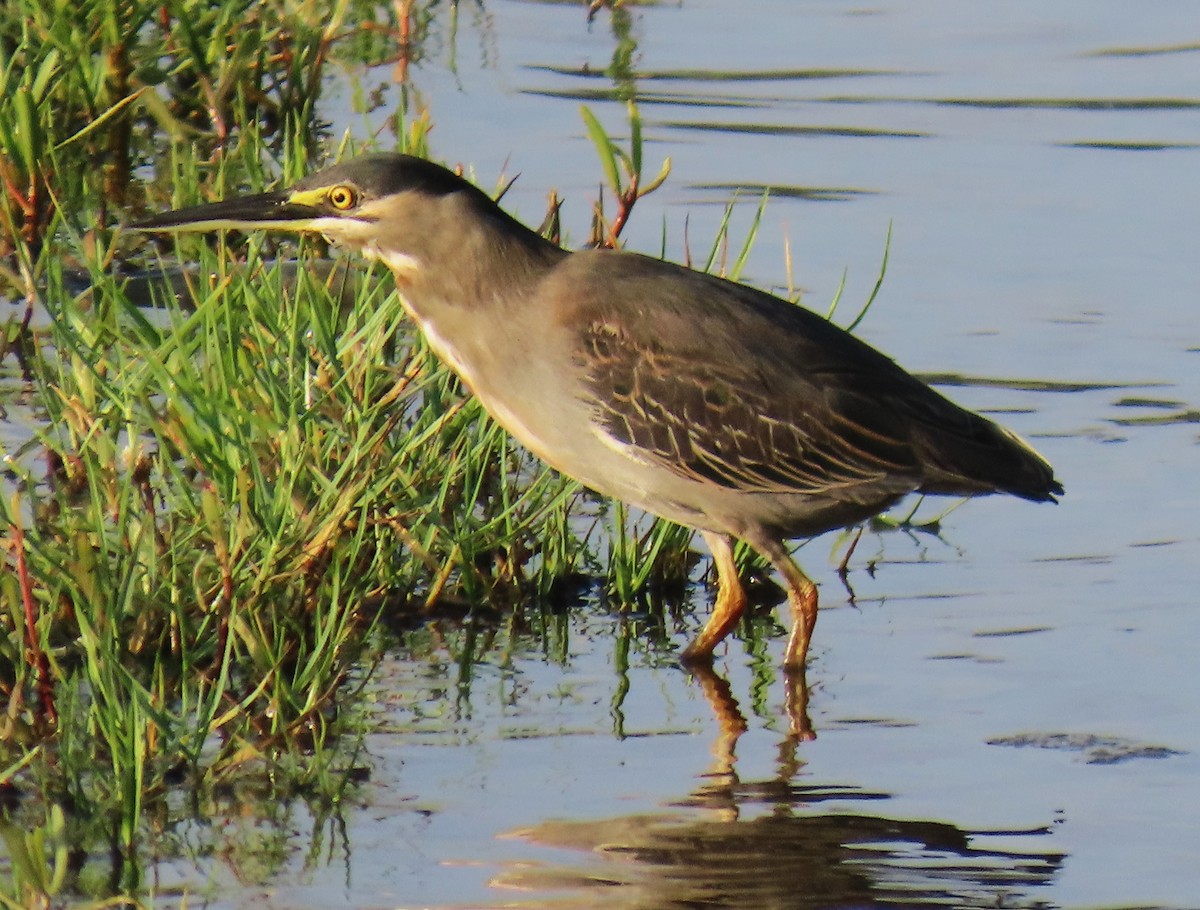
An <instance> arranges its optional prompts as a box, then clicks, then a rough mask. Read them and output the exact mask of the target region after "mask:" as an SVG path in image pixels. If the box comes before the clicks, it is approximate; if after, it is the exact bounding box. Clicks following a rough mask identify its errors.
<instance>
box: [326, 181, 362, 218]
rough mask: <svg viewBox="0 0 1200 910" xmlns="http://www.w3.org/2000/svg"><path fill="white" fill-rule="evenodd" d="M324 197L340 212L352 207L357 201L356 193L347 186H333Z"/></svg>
mask: <svg viewBox="0 0 1200 910" xmlns="http://www.w3.org/2000/svg"><path fill="white" fill-rule="evenodd" d="M326 198H327V199H328V200H329V204H330V205H332V206H333V207H334V208H335V209H337V210H338V211H341V212H344V211H346V210H347V209H352V208H354V206H355V205H356V204H357V203H358V194H357V193H356V192H355V191H354V188H353V187H349V186H335V187H334V188H333V189H331V190H330V191H329V195H328V196H327V197H326Z"/></svg>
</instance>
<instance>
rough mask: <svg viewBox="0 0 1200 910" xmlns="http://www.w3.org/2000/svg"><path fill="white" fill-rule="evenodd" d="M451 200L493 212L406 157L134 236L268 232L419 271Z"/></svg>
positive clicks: (145, 225) (368, 161) (177, 216)
mask: <svg viewBox="0 0 1200 910" xmlns="http://www.w3.org/2000/svg"><path fill="white" fill-rule="evenodd" d="M452 196H460V197H462V198H463V199H464V201H468V202H470V203H473V204H479V203H480V202H481V201H482V202H483V203H484V204H486V205H494V203H492V202H491V200H489V199H487V197H486V196H484V194H483V193H481V192H480V191H479V190H478V189H477V188H475V187H474V186H472V185H471V184H470V183H468V182H467V181H466V180H464V179H463V178H461V177H459V176H458V175H456V174H454V173H452V172H450V171H448V170H446V169H445V168H443V167H440V166H439V165H436V164H433V163H432V162H429V161H425V160H424V159H421V158H414V157H412V156H410V155H400V154H395V153H380V154H373V155H364V156H363V157H361V158H355V159H353V160H351V161H347V162H344V163H342V164H338V165H335V166H334V167H330V168H326V169H325V170H323V171H318V172H317V173H315V174H310V175H309V176H308V177H305V178H304V179H303V180H301V181H299V182H298V183H296V184H295V185H293V186H292V187H290V188H288V189H284V190H276V191H275V192H270V193H260V194H257V195H253V196H240V197H235V198H232V199H226V200H224V201H222V202H214V203H210V204H208V205H199V206H195V207H192V208H185V209H177V210H175V211H171V212H164V213H162V214H159V215H154V216H152V217H150V218H147V219H146V220H144V221H140V222H138V223H136V224H134V225H132V227H133V228H134V229H135V230H139V231H169V232H180V231H220V230H242V231H248V230H272V231H287V232H291V233H299V234H302V233H314V234H323V235H324V236H325V237H327V238H328V239H329V240H331V241H333V242H334V243H339V244H344V245H346V246H349V247H351V248H353V249H357V250H359V251H360V252H362V253H363V254H364V255H365V256H368V257H370V258H377V259H381V260H382V261H383V262H385V263H386V264H387V265H388V266H390V267H391V268H392V270H393V271H394V272H397V273H400V272H411V271H413V270H414V269H418V268H419V267H420V262H419V258H418V254H417V251H416V250H414V249H413V248H412V247H413V245H414V243H413V238H414V236H415V235H416V234H418V233H420V231H421V229H422V224H423V223H428V222H429V221H430V218H429V216H430V214H431V210H433V209H437V208H438V203H439V202H440V201H444V200H446V199H447V198H449V197H452Z"/></svg>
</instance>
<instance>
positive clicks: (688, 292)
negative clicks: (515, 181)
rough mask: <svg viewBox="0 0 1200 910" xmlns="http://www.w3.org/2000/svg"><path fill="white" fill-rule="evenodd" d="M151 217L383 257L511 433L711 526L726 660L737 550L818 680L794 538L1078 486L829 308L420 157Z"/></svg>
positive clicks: (692, 655)
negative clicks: (510, 202) (893, 514)
mask: <svg viewBox="0 0 1200 910" xmlns="http://www.w3.org/2000/svg"><path fill="white" fill-rule="evenodd" d="M134 227H135V228H137V229H139V230H144V231H208V230H220V229H229V228H237V229H242V230H247V229H271V230H281V231H291V232H314V233H319V234H324V235H325V236H326V237H327V238H329V239H330V240H332V241H335V242H338V243H341V244H345V245H346V246H349V247H352V248H354V249H357V250H359V251H360V252H361V253H362V254H363V255H365V256H367V257H369V258H374V259H379V260H382V261H383V262H384V263H385V264H386V265H387V266H388V268H390V269H391V271H392V273H393V274H394V275H395V278H396V284H397V286H398V289H399V292H400V296H401V298H402V300H403V303H404V306H405V307H406V309H407V311H408V313H409V314H410V315H411V316H412V318H413V320H414V321H415V322H416V324H417V325H418V326H419V327H420V329H421V331H422V332H423V333H424V335H425V337H426V339H427V340H428V342H429V345H430V347H431V348H432V349H433V350H434V351H435V352H436V353H437V355H438V356H439V357H440V358H441V359H442V360H443V361H444V362H445V363H446V364H447V365H448V366H449V367H450V368H451V369H452V370H454V372H455V373H457V374H458V376H459V377H460V378H461V379H462V381H463V383H464V384H465V385H466V386H467V387H468V388H469V389H470V390H471V391H472V392H473V393H474V394H475V395H477V396H478V397H479V399H480V401H481V402H482V403H483V405H484V407H485V408H486V409H487V410H488V412H489V413H490V414H491V415H492V417H494V418H495V419H496V420H497V421H498V422H499V423H500V424H501V425H502V426H503V427H504V428H505V429H506V430H508V432H509V433H511V434H512V435H513V436H515V437H516V438H517V439H518V440H519V441H520V442H521V443H522V444H524V445H525V446H527V447H528V448H529V449H530V450H532V451H533V452H534V453H536V454H537V455H538V456H539V457H541V458H542V459H544V460H545V461H546V462H548V463H549V464H550V465H552V466H554V467H555V468H557V469H558V470H559V471H562V472H563V473H564V474H567V475H569V476H571V477H574V478H575V479H576V480H578V481H580V482H581V483H583V484H585V485H586V486H588V487H591V488H592V489H594V490H598V491H600V492H601V493H604V494H606V495H608V496H612V497H616V498H618V499H623V500H625V501H627V502H630V503H633V504H635V505H637V506H639V507H641V508H643V509H645V510H647V511H649V512H652V513H654V514H656V515H661V516H662V517H664V518H668V519H670V520H672V521H675V522H679V523H681V524H684V525H689V526H691V527H694V528H697V529H699V531H700V532H701V534H702V535H703V537H704V539H705V541H706V542H707V544H708V547H709V549H710V550H711V551H712V556H713V559H714V561H715V563H716V567H717V577H718V593H717V599H716V604H715V605H714V607H713V612H712V616H711V618H710V619H709V621H708V623H707V625H705V627H704V629H703V630H702V631H701V632H700V634H699V636H698V637H697V638H696V640H695V641H693V642H692V643H691V645H690V646H689V647H688V648H687V649H686V651H685V652H684V657H685V659H686V660H690V661H695V662H704V661H708V660H711V657H712V653H713V649H714V648H715V647H716V645H717V644H718V643H719V642H721V641H722V640H723V639H724V638H725V637H726V636H727V635H728V634H729V632H730V631H731V630H732V629H733V627H734V626H735V625H736V624H737V622H738V619H739V618H740V617H741V615H742V612H743V611H744V609H745V606H746V594H745V591H744V589H743V587H742V584H741V581H740V580H739V578H738V574H737V570H736V568H735V565H734V559H733V542H734V539H735V538H738V539H741V540H743V541H745V542H746V543H748V544H749V545H750V546H751V547H753V548H754V549H755V550H756V551H758V552H759V553H760V554H762V555H763V556H764V557H765V558H766V559H767V560H769V561H770V563H771V565H772V566H774V568H775V569H776V570H777V571H778V572H779V573H780V575H782V577H783V579H784V581H785V583H786V586H787V592H788V602H789V605H790V607H791V611H792V616H793V625H792V632H791V635H790V637H789V639H788V643H787V650H786V652H785V666H787V667H789V668H793V669H802V668H803V666H804V661H805V656H806V654H807V652H808V645H809V641H810V638H811V635H812V631H813V626H814V625H815V623H816V620H817V589H816V585H814V584H813V582H812V581H811V580H810V579H809V578H808V577H807V576H806V575H805V574H804V572H802V571H801V569H800V567H799V566H798V565H796V563H795V561H794V560H793V559H792V557H791V554H790V553H789V551H788V549H787V548H786V546H785V544H784V541H785V540H787V539H788V538H793V537H813V536H816V535H818V534H821V533H823V532H825V531H828V530H831V529H834V528H841V527H845V526H847V525H851V524H854V523H856V522H860V521H863V520H864V519H867V518H869V517H871V516H873V515H875V514H877V513H878V512H881V511H882V510H884V509H886V508H887V507H889V506H890V505H892V504H893V503H895V502H896V501H897V500H899V499H900V498H901V497H903V496H905V495H907V494H909V493H913V492H918V493H948V494H954V495H959V496H974V495H980V494H985V493H1010V494H1013V495H1015V496H1020V497H1022V498H1024V499H1029V500H1033V501H1035V502H1038V501H1054V497H1055V496H1056V495H1057V494H1061V493H1062V492H1063V488H1062V485H1061V484H1059V483H1058V481H1057V480H1055V478H1054V473H1053V470H1052V468H1051V467H1050V465H1049V464H1048V463H1047V462H1046V460H1045V459H1044V458H1042V456H1041V455H1039V454H1038V453H1037V452H1035V451H1034V450H1033V449H1032V448H1031V447H1030V446H1029V445H1028V444H1026V443H1025V442H1024V441H1023V440H1021V439H1020V438H1019V437H1018V436H1016V435H1015V434H1014V433H1012V432H1010V431H1009V430H1007V429H1004V428H1003V427H1001V426H998V425H997V424H995V423H993V422H992V421H990V420H987V419H986V418H984V417H981V416H979V415H977V414H974V413H972V412H970V411H966V410H963V409H962V408H960V407H958V406H957V405H955V404H953V403H952V402H950V401H948V400H947V399H946V398H944V397H942V396H941V395H940V394H938V393H937V392H935V391H933V389H931V388H930V387H929V386H927V385H925V384H924V383H923V382H921V381H919V380H918V379H916V378H914V377H913V376H911V375H909V374H908V373H906V372H905V371H904V370H903V369H901V368H900V367H899V366H897V365H896V364H895V363H894V362H892V361H891V360H890V359H888V358H887V357H886V356H884V355H883V354H881V353H879V352H878V351H876V350H875V349H874V348H872V347H870V346H868V345H867V344H865V343H863V342H862V341H860V340H858V339H857V338H855V337H854V336H852V335H850V334H849V333H848V332H845V331H843V330H842V329H840V328H838V327H837V326H835V325H833V323H831V322H829V321H828V320H826V319H824V318H823V317H821V316H818V315H816V314H814V313H811V312H809V311H808V310H805V309H803V308H802V307H800V306H797V305H795V304H792V303H789V302H787V301H785V300H781V299H780V298H778V297H774V296H771V295H770V294H766V293H763V292H762V291H757V290H754V289H753V288H749V287H746V286H744V285H741V284H736V283H734V282H731V281H726V280H724V279H721V278H716V277H714V276H711V275H706V274H703V273H700V272H696V271H693V270H691V269H688V268H685V267H683V266H679V265H675V264H672V263H669V262H662V261H660V260H657V259H652V258H648V257H646V256H641V255H638V254H635V253H628V252H614V251H609V250H583V251H580V252H569V251H567V250H564V249H562V248H560V247H558V246H556V245H554V244H552V243H550V242H549V241H547V240H545V239H544V238H542V237H541V236H539V235H538V234H537V233H535V232H534V231H531V230H530V229H529V228H527V227H525V226H524V225H522V224H521V223H520V222H518V221H516V220H515V219H513V218H512V217H510V216H509V215H508V214H506V213H505V212H504V211H503V210H501V209H500V207H499V206H498V205H497V204H496V203H495V202H494V201H493V200H492V199H490V198H489V197H488V196H487V195H486V194H484V193H483V192H482V191H480V190H479V189H478V188H476V187H475V186H473V185H471V184H470V183H468V182H467V181H466V180H463V179H462V178H461V177H458V176H456V175H455V174H453V173H451V172H450V171H448V170H446V169H444V168H442V167H439V166H437V165H435V164H432V163H430V162H428V161H424V160H422V159H419V158H413V157H409V156H406V155H399V154H376V155H367V156H364V157H361V158H357V159H355V160H352V161H348V162H346V163H343V164H340V165H337V166H335V167H331V168H328V169H326V170H323V171H320V172H319V173H316V174H313V175H311V176H309V177H307V178H305V179H304V180H301V181H300V182H299V183H297V184H296V185H295V186H293V187H291V188H290V189H286V190H281V191H278V192H273V193H265V194H261V195H255V196H248V197H243V198H237V199H230V200H227V201H225V202H218V203H214V204H210V205H201V206H197V207H195V208H188V209H183V210H180V211H174V212H167V213H165V214H161V215H157V216H155V217H152V218H150V219H148V220H146V221H143V222H141V223H139V224H137V225H134Z"/></svg>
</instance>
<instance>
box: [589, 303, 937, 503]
mask: <svg viewBox="0 0 1200 910" xmlns="http://www.w3.org/2000/svg"><path fill="white" fill-rule="evenodd" d="M581 342H582V347H581V354H580V358H579V361H580V365H581V366H582V367H583V369H584V373H585V376H586V385H587V389H588V392H589V393H590V400H591V403H592V405H593V407H594V411H595V415H596V421H597V424H598V428H599V430H600V431H601V432H603V433H604V434H607V435H608V436H609V437H610V438H611V439H612V440H615V441H616V442H617V443H619V444H621V445H624V446H629V447H630V448H632V449H633V450H635V452H636V454H637V456H638V457H641V458H644V459H649V460H652V461H654V462H656V463H658V464H661V465H663V466H665V467H667V468H668V469H670V470H671V471H672V472H674V473H675V474H677V475H680V476H683V477H688V478H691V479H696V480H703V481H707V482H710V483H716V484H719V485H720V486H722V487H726V488H729V489H734V490H739V491H745V492H777V493H823V494H830V493H834V492H835V491H837V490H839V489H842V490H847V491H849V490H850V489H851V488H854V487H856V486H858V485H861V484H870V483H872V482H878V481H881V480H882V479H883V478H885V477H890V478H893V479H894V478H896V477H897V476H905V475H908V476H912V477H914V478H915V477H917V476H919V470H918V468H917V466H916V464H915V461H914V453H913V451H912V449H911V446H910V445H909V444H908V442H907V441H906V439H905V436H904V432H903V427H902V422H901V421H896V420H893V419H891V418H890V416H889V415H888V414H886V413H880V411H879V409H878V407H877V406H876V405H877V403H876V402H872V401H870V400H868V399H867V398H865V397H863V396H860V395H858V394H856V393H855V392H854V391H852V390H851V388H850V386H849V385H848V386H846V387H840V386H839V385H838V384H837V383H829V382H821V383H815V382H814V383H810V384H808V385H804V384H802V383H801V382H799V381H798V378H799V376H800V374H799V372H798V371H796V370H787V369H785V370H783V372H784V373H786V374H788V375H780V376H771V375H763V374H760V373H755V372H753V371H752V370H751V369H750V368H749V366H748V365H745V364H738V363H730V362H726V360H725V359H721V361H722V362H720V363H714V362H712V360H710V359H708V358H703V357H698V356H683V355H681V354H680V353H678V352H675V351H672V350H668V349H666V348H665V346H663V345H661V344H658V343H655V342H654V341H653V340H650V339H647V338H645V337H642V338H635V337H633V336H632V335H631V334H630V333H627V332H626V331H624V330H623V328H622V326H621V325H620V324H618V323H615V322H612V321H607V320H604V319H596V320H594V321H593V322H592V323H591V324H590V325H589V326H588V327H587V328H586V329H585V330H584V331H583V333H582V336H581ZM714 359H716V358H714ZM849 496H850V498H854V497H853V494H852V493H850V494H849Z"/></svg>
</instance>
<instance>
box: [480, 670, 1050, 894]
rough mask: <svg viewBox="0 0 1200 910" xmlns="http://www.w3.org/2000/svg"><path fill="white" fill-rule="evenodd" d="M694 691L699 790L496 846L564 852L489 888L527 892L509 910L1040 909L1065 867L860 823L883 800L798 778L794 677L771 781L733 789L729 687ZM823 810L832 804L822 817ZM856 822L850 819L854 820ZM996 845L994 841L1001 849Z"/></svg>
mask: <svg viewBox="0 0 1200 910" xmlns="http://www.w3.org/2000/svg"><path fill="white" fill-rule="evenodd" d="M693 680H694V682H695V684H696V685H697V686H698V688H699V689H700V691H701V692H702V693H703V695H704V697H705V699H706V700H707V701H708V703H709V705H710V707H711V708H712V711H713V716H714V722H715V726H716V735H715V737H714V740H713V746H712V752H713V756H714V764H713V766H712V767H711V768H710V770H709V771H707V772H706V773H705V774H703V775H702V776H701V778H700V781H699V784H698V786H697V787H696V788H695V789H694V790H693V791H692V792H691V793H688V794H686V795H685V796H683V797H681V798H680V799H678V800H674V801H672V802H671V804H670V807H669V808H667V809H664V810H663V811H661V812H657V813H646V814H636V815H622V816H613V817H610V818H601V819H586V820H553V821H546V822H542V823H540V824H538V825H535V826H532V827H529V828H524V829H521V830H518V831H513V832H510V833H509V834H507V835H506V837H510V838H516V839H521V840H525V841H528V842H530V843H532V844H535V845H538V846H543V847H558V848H563V849H565V850H570V851H574V854H573V855H567V856H566V857H565V858H564V859H563V861H562V862H561V863H538V862H530V861H521V862H520V863H514V864H512V865H511V866H510V867H508V868H506V869H504V870H503V871H502V872H501V873H500V874H498V875H497V876H495V877H494V878H493V880H492V885H493V886H494V887H496V888H500V889H504V890H516V891H524V892H534V893H533V894H530V897H529V899H528V900H523V901H520V902H516V903H513V902H510V901H509V900H507V899H506V901H505V906H507V907H513V906H516V907H526V908H548V907H555V908H563V907H570V908H591V907H596V908H599V907H604V908H630V910H632V908H654V910H674V908H685V907H696V906H704V907H718V908H719V907H729V908H734V907H736V908H747V907H771V908H781V910H783V908H796V910H817V908H822V910H830V908H855V910H865V908H874V907H881V908H882V907H893V908H894V907H896V906H903V907H905V908H909V910H921V908H945V907H957V908H964V910H971V908H985V907H987V908H995V907H1001V906H1002V907H1006V908H1026V907H1028V908H1033V907H1043V906H1045V904H1046V900H1045V897H1044V896H1043V895H1042V894H1039V892H1040V891H1042V889H1044V888H1046V887H1047V886H1048V885H1050V884H1051V882H1052V881H1053V879H1054V877H1055V875H1056V874H1057V872H1058V870H1059V868H1060V867H1061V866H1062V863H1063V860H1064V859H1065V856H1064V854H1062V853H1059V852H1054V851H1052V850H1049V849H1044V850H1043V849H1024V850H1017V849H1012V848H1006V846H1005V845H1004V844H1012V843H1016V842H1017V840H1016V839H1019V843H1020V845H1021V846H1023V847H1028V846H1030V844H1031V841H1036V840H1037V839H1038V838H1041V837H1048V836H1049V835H1050V829H1049V827H1045V828H1034V829H1028V830H1012V831H986V832H980V831H970V830H966V829H963V828H960V827H958V826H956V825H954V824H952V823H948V822H942V821H928V820H923V819H903V818H891V817H887V816H885V815H881V814H877V813H874V812H869V811H864V810H866V808H867V807H868V806H873V805H878V804H879V803H882V802H886V801H887V800H888V799H890V795H889V794H887V793H883V792H878V791H871V790H868V789H865V788H861V787H856V786H846V785H825V784H821V783H819V782H815V781H813V780H811V778H809V779H806V780H805V781H804V782H803V783H800V782H798V776H799V774H800V772H801V771H802V769H803V767H804V762H803V761H802V760H800V759H799V758H798V757H797V756H798V752H797V748H796V747H797V745H798V744H799V743H801V742H803V741H805V740H808V739H811V738H812V737H813V735H814V734H813V731H812V725H811V723H810V722H809V718H808V713H807V688H806V686H805V685H804V678H803V675H802V674H800V675H792V676H790V677H789V683H788V684H789V704H788V718H789V729H788V730H787V732H786V733H784V734H783V735H782V736H781V737H780V740H779V759H778V762H777V766H776V774H775V776H774V777H773V778H770V779H767V780H761V781H743V780H741V779H740V777H739V775H738V772H737V752H736V749H737V743H738V739H739V738H740V737H741V735H742V734H743V733H745V732H746V731H747V729H748V724H747V721H746V717H745V715H744V714H743V713H742V711H741V709H740V708H739V706H738V703H737V701H736V700H735V699H734V698H733V696H732V694H731V691H730V686H729V683H728V681H727V680H725V679H724V678H722V677H721V676H719V675H718V674H717V673H716V672H714V671H713V670H712V669H711V668H705V669H703V670H694V671H693ZM823 804H830V805H829V808H827V809H823V808H822V805H823ZM856 810H857V811H856ZM1001 839H1004V840H1003V842H1002V840H1001Z"/></svg>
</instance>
